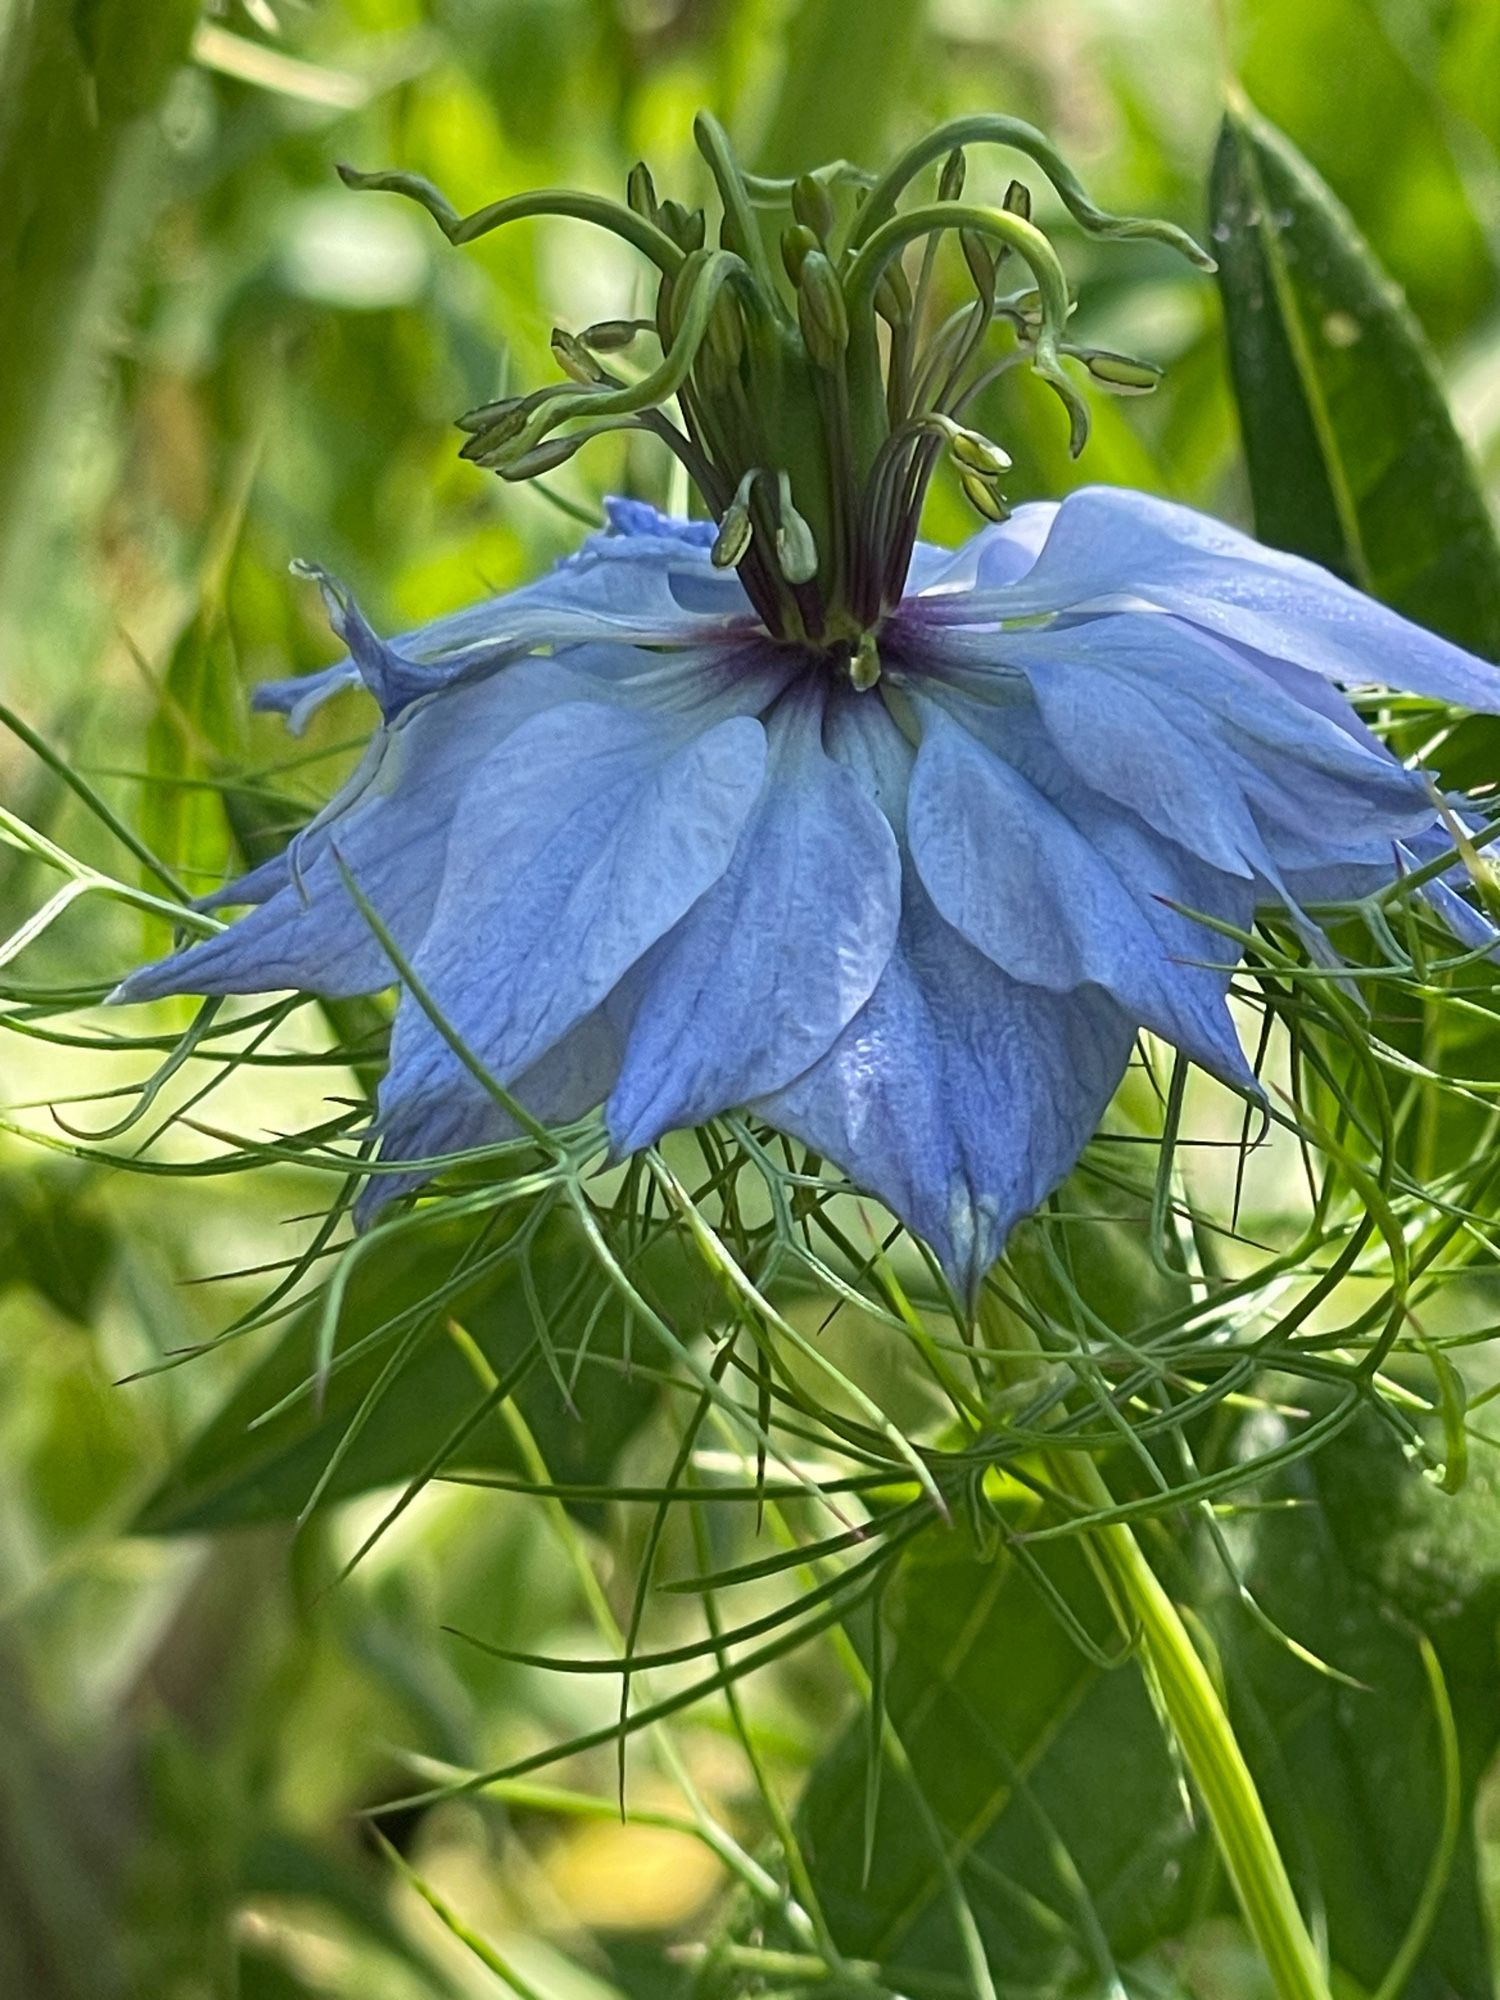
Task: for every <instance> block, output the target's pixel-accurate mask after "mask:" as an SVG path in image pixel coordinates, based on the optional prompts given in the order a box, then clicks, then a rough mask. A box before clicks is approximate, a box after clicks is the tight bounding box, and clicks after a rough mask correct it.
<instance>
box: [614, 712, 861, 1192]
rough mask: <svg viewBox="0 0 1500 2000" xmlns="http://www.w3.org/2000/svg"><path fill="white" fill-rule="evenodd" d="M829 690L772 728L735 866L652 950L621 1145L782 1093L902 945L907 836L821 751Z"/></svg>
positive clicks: (772, 720)
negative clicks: (900, 842)
mask: <svg viewBox="0 0 1500 2000" xmlns="http://www.w3.org/2000/svg"><path fill="white" fill-rule="evenodd" d="M823 710H824V693H823V690H822V689H821V688H820V687H819V686H818V685H817V684H816V683H815V682H804V683H803V685H802V686H801V687H800V688H797V689H794V690H792V691H789V692H788V693H787V694H785V695H783V697H782V698H781V700H780V702H779V703H778V704H777V706H776V707H775V709H773V710H772V712H771V714H770V716H769V717H768V718H767V724H766V728H767V736H768V741H769V762H768V767H767V781H766V787H765V790H764V792H763V794H762V796H761V799H760V802H759V804H758V806H757V807H756V810H755V811H754V812H753V813H752V814H751V816H750V819H749V820H748V821H747V822H746V825H745V829H744V832H743V833H742V834H741V836H740V841H739V846H738V847H737V848H736V849H735V853H734V858H733V860H732V861H731V863H730V865H729V867H728V868H727V869H726V870H725V872H724V874H723V875H722V876H721V878H720V879H719V881H718V882H717V883H716V884H715V886H714V887H713V888H712V889H711V890H709V892H708V893H707V895H705V896H704V897H703V898H702V899H701V901H699V902H698V903H696V904H695V905H694V906H693V908H692V909H691V910H690V911H689V912H688V914H687V915H686V916H685V917H684V918H683V919H682V921H681V922H680V923H679V924H678V925H677V926H676V928H675V929H673V930H672V931H671V932H670V933H669V934H668V935H667V936H666V937H664V938H663V939H662V941H661V943H660V944H659V945H658V946H657V947H656V949H655V950H654V951H653V952H652V954H651V956H650V958H649V960H647V961H646V963H645V964H644V965H643V967H642V980H641V983H640V989H639V999H638V1004H637V1011H636V1014H635V1021H634V1026H633V1027H632V1030H631V1034H630V1040H629V1045H628V1049H627V1053H626V1058H625V1063H624V1067H623V1069H622V1071H621V1075H620V1080H619V1082H618V1084H617V1085H616V1086H615V1090H614V1094H613V1096H612V1097H611V1099H610V1103H609V1124H610V1131H611V1134H612V1136H613V1138H614V1142H615V1146H616V1150H617V1151H619V1152H621V1153H628V1152H633V1151H634V1150H635V1149H636V1148H637V1147H639V1146H645V1145H650V1144H651V1143H652V1142H653V1141H654V1140H655V1139H656V1138H658V1137H659V1136H660V1134H661V1133H662V1132H664V1131H667V1130H669V1129H671V1128H673V1127H676V1126H685V1125H693V1124H697V1123H699V1122H700V1121H701V1120H702V1119H704V1118H707V1117H710V1116H711V1115H713V1114H714V1113H715V1112H719V1111H723V1110H726V1109H728V1108H730V1107H732V1106H734V1105H737V1104H743V1103H744V1102H745V1101H746V1100H747V1099H748V1098H751V1097H758V1096H761V1095H763V1094H764V1093H765V1092H767V1091H770V1090H774V1089H777V1088H778V1087H779V1086H780V1085H782V1084H784V1083H786V1082H788V1081H789V1080H790V1079H791V1078H792V1077H794V1076H796V1075H798V1074H799V1073H800V1072H801V1071H802V1070H804V1069H806V1068H807V1067H808V1066H809V1065H810V1064H811V1063H813V1062H815V1061H816V1060H817V1058H818V1057H819V1056H820V1055H822V1054H823V1053H824V1051H825V1050H826V1049H827V1048H828V1047H829V1045H830V1044H831V1043H832V1041H833V1040H834V1038H835V1036H836V1035H838V1034H839V1033H840V1032H841V1030H842V1029H843V1028H844V1027H845V1026H846V1025H847V1024H848V1022H849V1021H850V1019H851V1018H852V1017H853V1015H854V1014H855V1013H857V1012H858V1010H859V1008H860V1007H862V1006H863V1005H864V1003H865V1001H866V1000H867V999H868V998H869V996H870V994H871V993H872V992H873V990H874V987H875V983H876V981H877V980H878V979H879V977H880V974H881V972H882V971H883V970H884V967H885V963H886V960H887V959H888V958H889V957H890V953H891V947H892V944H893V942H894V940H895V935H896V924H897V919H898V916H899V913H900V905H901V863H900V858H899V856H898V854H897V850H896V842H895V837H894V835H893V834H892V832H891V829H890V827H889V825H888V824H887V822H886V821H885V819H884V818H883V817H882V815H881V813H880V811H879V810H878V808H877V807H876V806H875V805H874V803H873V802H872V801H871V800H870V798H869V797H868V795H867V794H866V793H865V791H864V790H863V789H862V788H861V787H860V785H859V784H858V783H857V781H856V780H855V778H854V777H853V776H852V775H851V773H850V772H849V771H848V770H846V769H845V768H844V767H843V766H842V765H840V764H837V763H835V762H833V761H832V760H831V759H830V758H829V757H828V756H827V755H826V753H825V751H824V749H823V744H822V734H821V726H822V719H823Z"/></svg>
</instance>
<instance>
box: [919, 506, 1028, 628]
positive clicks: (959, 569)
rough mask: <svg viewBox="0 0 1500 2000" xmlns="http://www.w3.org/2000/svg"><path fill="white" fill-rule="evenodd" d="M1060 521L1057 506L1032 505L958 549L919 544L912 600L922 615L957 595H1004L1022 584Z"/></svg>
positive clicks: (996, 522)
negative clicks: (924, 608)
mask: <svg viewBox="0 0 1500 2000" xmlns="http://www.w3.org/2000/svg"><path fill="white" fill-rule="evenodd" d="M1056 515H1057V502H1056V501H1055V500H1031V501H1028V502H1027V503H1026V505H1025V506H1023V507H1018V508H1017V509H1016V511H1015V512H1014V513H1013V514H1012V515H1011V516H1010V517H1009V519H1008V520H1004V521H995V522H992V523H990V524H989V525H988V526H987V527H983V528H981V529H980V530H979V531H978V533H977V534H973V535H971V536H970V537H969V539H968V540H967V541H966V542H964V543H963V544H962V545H961V546H960V547H959V548H956V549H940V548H935V547H933V546H932V544H931V543H924V542H918V544H917V546H916V548H915V550H914V551H913V553H912V562H911V567H910V569H909V570H908V571H907V577H906V596H907V598H908V599H915V600H916V606H917V609H918V611H920V609H921V607H922V606H923V605H925V604H927V603H930V602H932V601H934V600H936V599H938V598H942V597H949V596H952V595H953V594H954V593H956V592H962V591H972V590H998V589H1000V588H1002V587H1003V586H1004V585H1006V584H1012V583H1019V582H1020V580H1021V578H1022V577H1023V576H1025V575H1026V574H1027V573H1028V572H1029V571H1030V570H1031V568H1032V566H1033V565H1034V564H1035V562H1036V559H1037V557H1038V556H1039V555H1040V554H1041V552H1042V549H1043V547H1044V546H1045V544H1046V540H1047V537H1048V535H1049V534H1050V533H1051V530H1052V523H1053V521H1054V519H1055V518H1056Z"/></svg>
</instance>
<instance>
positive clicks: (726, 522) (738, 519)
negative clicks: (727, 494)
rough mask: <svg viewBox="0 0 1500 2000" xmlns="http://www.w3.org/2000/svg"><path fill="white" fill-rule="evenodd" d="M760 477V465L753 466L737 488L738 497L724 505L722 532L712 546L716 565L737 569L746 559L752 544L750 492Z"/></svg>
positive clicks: (736, 495)
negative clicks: (747, 551) (746, 552)
mask: <svg viewBox="0 0 1500 2000" xmlns="http://www.w3.org/2000/svg"><path fill="white" fill-rule="evenodd" d="M759 477H760V467H759V466H758V465H755V466H752V467H751V468H750V470H749V471H748V472H747V473H746V474H745V476H744V478H743V479H741V481H740V483H739V485H738V486H737V487H736V488H735V489H734V498H733V499H732V500H731V501H730V503H729V505H728V506H727V507H726V508H725V509H724V513H723V516H722V518H721V519H720V522H719V532H718V534H717V535H716V536H715V537H714V545H713V547H712V548H711V549H710V550H709V561H710V562H711V563H712V564H713V566H714V568H715V569H734V568H735V567H736V565H737V564H739V563H740V562H741V561H743V559H744V555H745V551H746V550H747V549H748V548H749V546H750V535H751V521H750V495H751V493H752V492H753V491H754V490H755V482H756V480H757V479H759Z"/></svg>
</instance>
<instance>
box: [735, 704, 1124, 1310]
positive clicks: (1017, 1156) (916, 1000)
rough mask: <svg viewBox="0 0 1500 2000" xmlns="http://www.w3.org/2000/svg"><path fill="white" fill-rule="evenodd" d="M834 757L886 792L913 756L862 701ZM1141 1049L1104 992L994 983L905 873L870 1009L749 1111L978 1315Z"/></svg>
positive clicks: (836, 733) (840, 716)
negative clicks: (862, 1195)
mask: <svg viewBox="0 0 1500 2000" xmlns="http://www.w3.org/2000/svg"><path fill="white" fill-rule="evenodd" d="M856 703H861V704H862V705H861V706H856V705H855V704H856ZM892 739H894V741H893V740H892ZM829 741H830V748H831V749H832V750H834V752H835V754H837V755H839V756H840V757H841V758H842V759H843V760H844V761H845V762H847V763H848V764H849V765H850V768H851V769H853V770H855V771H856V772H858V773H859V774H860V775H861V776H862V777H864V778H865V779H866V780H867V781H868V780H869V779H871V778H874V779H875V780H876V781H877V782H880V781H881V779H882V778H884V779H885V780H886V781H887V782H888V779H889V773H890V771H891V769H892V767H893V765H895V764H897V763H898V762H899V761H900V760H901V759H902V756H903V752H904V746H903V745H902V744H901V742H900V739H899V736H898V733H897V731H896V730H895V727H894V725H893V724H892V723H891V722H890V720H889V718H888V717H887V716H886V715H885V714H884V712H883V711H882V710H881V709H879V708H877V707H875V706H874V705H873V704H871V703H870V702H869V701H868V698H867V697H856V698H854V701H853V702H851V701H848V700H845V701H841V702H840V703H839V705H838V710H837V713H836V716H835V717H834V718H833V724H832V728H831V730H830V738H829ZM1134 1033H1135V1029H1134V1024H1133V1023H1132V1022H1131V1021H1130V1019H1129V1018H1128V1016H1126V1015H1125V1014H1124V1013H1123V1012H1122V1011H1121V1009H1120V1008H1119V1007H1117V1006H1116V1005H1115V1003H1114V1002H1113V1001H1112V1000H1111V999H1110V998H1109V996H1108V995H1107V994H1105V993H1102V992H1101V991H1100V990H1099V989H1098V988H1097V987H1082V988H1079V989H1078V990H1077V991H1075V992H1071V993H1062V994H1059V993H1048V992H1044V991H1042V990H1040V989H1039V988H1037V987H1034V986H1027V985H1023V984H1022V983H1021V982H1020V981H1018V980H1015V979H1012V978H1010V977H1009V976H1008V975H1007V974H1006V973H1004V972H1002V971H1000V969H999V968H998V967H997V966H996V965H995V964H994V963H993V962H992V961H991V960H990V959H988V958H986V957H985V956H984V955H983V954H982V953H980V952H978V951H975V950H974V949H973V947H972V946H971V945H969V944H968V943H967V942H966V941H965V939H964V938H962V937H961V936H960V935H959V933H958V932H957V931H955V930H953V929H952V928H951V927H950V926H949V925H948V924H946V923H944V921H943V919H942V918H941V917H940V916H939V915H938V913H937V911H936V910H935V909H934V908H933V906H932V904H931V902H930V900H929V899H928V897H927V895H926V892H925V891H924V890H923V888H922V885H921V883H920V881H919V880H918V879H917V878H916V875H915V873H914V872H913V871H911V870H910V869H908V870H907V872H906V878H905V894H904V902H903V909H902V917H901V928H900V932H899V935H898V938H897V942H896V947H895V950H894V951H893V953H892V955H891V958H890V961H889V963H888V964H887V966H886V970H885V972H884V974H883V975H882V977H881V980H880V983H879V985H878V986H877V987H876V989H875V992H874V994H873V995H872V996H871V998H870V1000H869V1001H868V1002H867V1003H866V1005H865V1006H864V1007H863V1008H862V1009H861V1011H860V1012H859V1013H858V1014H857V1015H856V1016H855V1018H854V1019H853V1021H851V1022H850V1024H849V1026H848V1027H847V1028H846V1029H845V1030H844V1032H843V1034H842V1035H841V1036H840V1037H839V1039H838V1040H837V1041H836V1042H835V1043H834V1045H833V1047H832V1048H831V1049H830V1050H829V1052H828V1054H827V1055H825V1056H823V1057H822V1058H821V1059H820V1060H819V1061H818V1062H817V1063H816V1064H814V1066H813V1067H812V1069H810V1070H808V1071H807V1072H806V1073H805V1074H804V1075H803V1076H801V1077H799V1078H797V1079H796V1081H795V1082H793V1083H791V1084H789V1085H788V1086H787V1087H786V1088H785V1089H783V1090H780V1091H777V1092H774V1093H772V1094H771V1095H769V1096H767V1097H766V1098H764V1099H762V1100H761V1101H760V1102H759V1103H758V1104H757V1105H755V1106H754V1107H753V1108H754V1109H755V1110H756V1111H758V1112H759V1113H760V1114H761V1115H762V1116H764V1117H765V1118H766V1119H767V1120H768V1121H769V1122H770V1123H771V1124H773V1125H775V1126H777V1127H779V1128H780V1129H781V1130H783V1131H786V1132H788V1133H790V1134H791V1135H792V1136H793V1137H795V1138H798V1139H801V1140H802V1141H803V1142H804V1143H805V1144H807V1145H809V1146H811V1147H812V1148H813V1149H814V1150H815V1151H816V1152H818V1153H821V1154H822V1155H823V1156H824V1157H825V1158H828V1159H831V1160H833V1161H835V1162H837V1163H838V1165H840V1166H841V1167H843V1168H844V1169H845V1171H846V1172H848V1174H849V1175H850V1176H851V1178H852V1179H854V1180H855V1181H856V1182H857V1183H858V1184H859V1185H860V1186H862V1187H866V1188H868V1189H870V1190H871V1191H872V1192H873V1193H874V1194H875V1195H877V1196H878V1197H879V1198H880V1199H881V1200H882V1201H883V1202H884V1203H885V1204H886V1205H887V1207H889V1208H891V1209H892V1210H893V1211H894V1212H895V1213H896V1214H897V1215H898V1216H900V1218H901V1219H902V1220H903V1221H904V1222H905V1223H907V1224H908V1225H909V1227H911V1228H912V1229H914V1230H915V1231H916V1232H917V1233H918V1234H919V1235H921V1236H922V1237H924V1238H925V1239H926V1241H927V1242H928V1243H930V1244H931V1246H932V1248H933V1250H934V1251H935V1252H936V1254H937V1256H938V1258H939V1260H940V1261H941V1263H942V1265H943V1268H944V1269H945V1271H946V1272H947V1273H948V1276H949V1278H950V1279H951V1280H952V1282H953V1284H954V1285H955V1287H956V1288H957V1289H959V1290H960V1291H961V1292H962V1293H963V1294H965V1295H966V1296H967V1297H969V1298H971V1299H972V1298H973V1296H974V1295H975V1293H976V1292H977V1290H978V1286H979V1284H980V1281H981V1280H982V1278H983V1277H984V1274H985V1272H986V1271H987V1270H988V1268H989V1266H990V1264H991V1263H992V1262H993V1261H994V1258H995V1257H996V1256H997V1255H998V1254H999V1251H1000V1249H1001V1248H1002V1246H1003V1244H1004V1241H1005V1238H1006V1236H1007V1235H1008V1233H1009V1231H1010V1229H1011V1228H1012V1226H1013V1225H1014V1224H1015V1222H1017V1221H1018V1220H1019V1219H1020V1217H1021V1216H1023V1215H1026V1214H1028V1213H1029V1212H1030V1211H1031V1210H1032V1209H1034V1208H1036V1207H1037V1205H1038V1204H1039V1203H1040V1202H1041V1201H1042V1200H1044V1199H1045V1197H1046V1196H1047V1194H1048V1193H1049V1192H1050V1191H1051V1189H1052V1188H1053V1187H1055V1186H1056V1184H1057V1183H1058V1181H1059V1180H1061V1179H1062V1177H1063V1176H1064V1175H1065V1174H1066V1173H1067V1172H1068V1170H1069V1168H1070V1167H1072V1165H1073V1164H1074V1162H1075V1161H1076V1160H1077V1158H1078V1155H1079V1153H1080V1152H1081V1151H1082V1149H1083V1147H1084V1145H1085V1143H1086V1142H1087V1140H1088V1138H1089V1137H1090V1135H1091V1134H1092V1132H1093V1131H1094V1128H1095V1127H1096V1125H1097V1124H1098V1122H1099V1119H1100V1117H1101V1115H1102V1114H1103V1111H1104V1109H1105V1107H1106V1105H1107V1104H1108V1102H1109V1100H1110V1097H1111V1096H1112V1095H1113V1093H1114V1090H1115V1088H1116V1086H1117V1085H1118V1083H1119V1081H1120V1078H1121V1076H1122V1075H1123V1074H1124V1071H1125V1065H1126V1062H1127V1061H1128V1059H1129V1055H1130V1048H1131V1043H1132V1040H1133V1038H1134Z"/></svg>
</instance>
